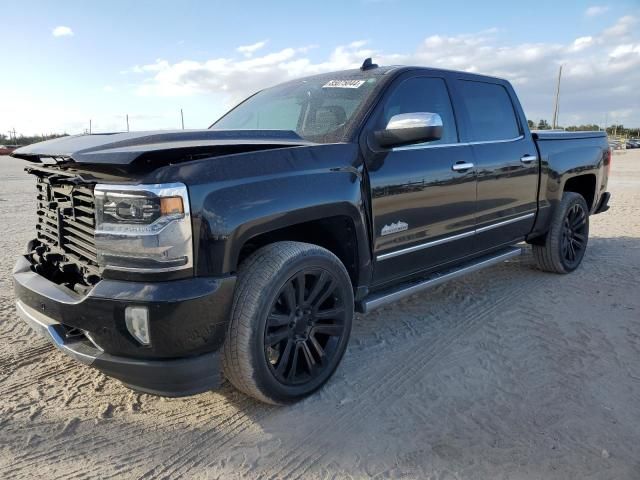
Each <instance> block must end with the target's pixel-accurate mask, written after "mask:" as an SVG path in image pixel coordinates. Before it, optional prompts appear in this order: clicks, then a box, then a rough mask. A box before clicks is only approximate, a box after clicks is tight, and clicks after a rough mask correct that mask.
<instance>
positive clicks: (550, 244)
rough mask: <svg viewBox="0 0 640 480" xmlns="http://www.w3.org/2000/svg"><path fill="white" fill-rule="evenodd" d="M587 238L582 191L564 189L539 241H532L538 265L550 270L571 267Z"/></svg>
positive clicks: (579, 257)
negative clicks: (548, 224) (548, 226)
mask: <svg viewBox="0 0 640 480" xmlns="http://www.w3.org/2000/svg"><path fill="white" fill-rule="evenodd" d="M588 239H589V207H588V206H587V202H586V201H585V199H584V198H583V197H582V195H579V194H577V193H573V192H565V193H564V194H563V195H562V201H561V202H560V205H559V206H558V208H557V209H556V211H555V213H554V216H553V219H552V221H551V226H550V228H549V231H548V232H547V234H546V235H545V237H544V239H543V241H542V242H540V244H534V245H533V255H534V258H535V260H536V263H537V265H538V267H539V268H540V269H541V270H544V271H546V272H554V273H569V272H572V271H574V270H575V269H576V268H578V266H579V265H580V263H581V262H582V259H583V257H584V254H585V252H586V250H587V241H588Z"/></svg>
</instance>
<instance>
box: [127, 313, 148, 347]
mask: <svg viewBox="0 0 640 480" xmlns="http://www.w3.org/2000/svg"><path fill="white" fill-rule="evenodd" d="M124 321H125V323H126V324H127V329H128V330H129V333H130V334H131V335H133V336H134V337H135V339H136V340H138V341H139V342H140V343H141V344H142V345H149V344H150V343H151V339H150V338H149V310H147V307H127V308H125V309H124Z"/></svg>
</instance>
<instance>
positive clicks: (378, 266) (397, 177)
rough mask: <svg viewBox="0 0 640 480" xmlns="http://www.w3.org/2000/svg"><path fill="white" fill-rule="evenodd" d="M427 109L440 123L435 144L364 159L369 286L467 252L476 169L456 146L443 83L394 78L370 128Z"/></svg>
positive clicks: (371, 154)
mask: <svg viewBox="0 0 640 480" xmlns="http://www.w3.org/2000/svg"><path fill="white" fill-rule="evenodd" d="M413 112H431V113H437V114H439V115H440V117H441V118H442V122H443V136H442V138H441V139H440V140H437V141H433V142H428V143H423V144H419V145H411V146H407V147H397V148H393V149H391V150H385V151H378V152H373V151H370V152H369V153H368V154H367V169H368V172H369V181H370V186H371V192H372V205H371V209H372V218H373V237H374V238H373V240H374V248H373V250H374V262H375V268H374V279H373V283H374V285H380V284H383V283H386V282H389V281H393V280H397V279H399V278H400V277H402V276H406V275H409V274H412V273H418V272H420V271H424V270H428V269H431V268H434V267H437V266H439V265H442V264H445V263H447V262H450V261H454V260H457V259H459V258H462V257H464V256H466V255H469V254H470V252H471V246H472V237H473V233H474V226H475V218H474V216H475V209H476V206H475V202H476V171H475V168H474V167H473V166H470V167H468V168H460V167H461V166H463V165H462V164H472V162H473V152H472V150H471V147H470V146H469V145H466V144H462V143H460V142H459V138H458V130H457V127H456V121H455V116H454V112H453V109H452V106H451V101H450V97H449V92H448V89H447V85H446V82H445V80H444V79H443V78H439V77H430V76H422V75H419V74H418V75H416V74H412V75H406V76H404V77H400V78H398V79H397V80H396V81H395V83H394V85H392V87H391V89H390V90H389V93H388V94H387V97H386V98H384V99H383V100H382V102H381V104H380V105H379V106H378V108H377V111H376V112H374V115H373V118H372V129H380V128H384V126H385V125H386V124H387V122H388V121H389V119H390V118H391V116H393V115H396V114H400V113H413Z"/></svg>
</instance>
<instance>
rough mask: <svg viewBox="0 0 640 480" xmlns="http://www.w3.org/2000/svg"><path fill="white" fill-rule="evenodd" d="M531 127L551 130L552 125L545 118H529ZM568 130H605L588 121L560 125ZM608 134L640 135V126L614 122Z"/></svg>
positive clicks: (608, 128)
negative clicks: (565, 125)
mask: <svg viewBox="0 0 640 480" xmlns="http://www.w3.org/2000/svg"><path fill="white" fill-rule="evenodd" d="M527 123H528V124H529V128H530V129H532V130H551V125H549V122H547V121H546V120H545V119H542V120H540V121H539V122H538V123H537V124H536V123H535V122H534V121H532V120H527ZM558 128H560V129H562V130H566V131H568V132H584V131H593V130H598V131H600V130H604V129H603V128H602V127H600V125H597V124H595V123H588V124H586V125H570V126H568V127H558ZM607 134H608V135H619V136H622V137H640V128H637V127H636V128H630V127H625V126H624V125H623V124H613V125H609V126H607Z"/></svg>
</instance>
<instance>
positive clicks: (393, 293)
mask: <svg viewBox="0 0 640 480" xmlns="http://www.w3.org/2000/svg"><path fill="white" fill-rule="evenodd" d="M522 252H523V250H522V248H520V247H509V248H507V249H505V250H500V251H499V252H498V253H494V254H491V255H487V256H484V257H480V258H478V259H475V260H473V261H471V262H468V263H464V264H462V265H461V266H458V267H456V268H454V269H451V270H445V271H443V272H438V273H435V274H433V275H432V276H430V277H427V278H426V279H424V280H422V281H419V282H413V283H406V284H403V285H401V286H400V287H399V288H397V289H395V290H385V291H383V292H380V293H373V294H371V295H369V296H368V297H367V298H365V299H364V300H363V301H362V303H361V311H362V313H368V312H370V311H371V310H373V309H375V308H378V307H382V306H383V305H387V304H389V303H392V302H395V301H398V300H400V299H402V298H405V297H408V296H410V295H414V294H416V293H419V292H422V291H424V290H427V289H429V288H432V287H435V286H437V285H440V284H442V283H444V282H448V281H449V280H452V279H454V278H457V277H461V276H463V275H466V274H468V273H473V272H477V271H478V270H482V269H483V268H486V267H490V266H492V265H495V264H496V263H501V262H504V261H505V260H507V259H509V258H512V257H517V256H518V255H521V254H522Z"/></svg>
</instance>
